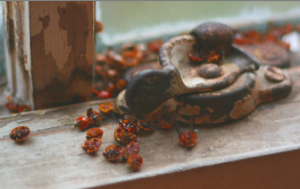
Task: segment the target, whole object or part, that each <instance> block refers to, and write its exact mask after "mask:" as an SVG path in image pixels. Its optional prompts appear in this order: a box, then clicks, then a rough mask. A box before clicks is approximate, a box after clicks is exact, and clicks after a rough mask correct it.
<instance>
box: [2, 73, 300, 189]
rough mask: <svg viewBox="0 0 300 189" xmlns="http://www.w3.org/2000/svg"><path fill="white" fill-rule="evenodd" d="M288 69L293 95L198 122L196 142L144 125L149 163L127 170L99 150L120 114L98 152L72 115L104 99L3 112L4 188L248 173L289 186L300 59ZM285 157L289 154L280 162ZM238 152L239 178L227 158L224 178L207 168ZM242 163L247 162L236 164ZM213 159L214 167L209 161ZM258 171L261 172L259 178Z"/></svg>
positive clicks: (156, 182) (107, 131) (299, 128)
mask: <svg viewBox="0 0 300 189" xmlns="http://www.w3.org/2000/svg"><path fill="white" fill-rule="evenodd" d="M289 73H290V75H291V76H292V80H293V90H292V93H291V95H290V96H289V97H288V98H286V99H283V100H281V101H277V102H272V103H268V104H264V105H260V106H259V107H258V108H257V109H256V110H255V111H254V112H253V113H252V114H250V115H249V116H247V117H246V118H244V119H243V120H241V121H238V122H235V123H231V124H227V125H223V126H214V127H209V126H199V127H197V129H198V130H199V132H198V138H199V140H198V144H197V145H196V146H195V147H194V148H192V149H186V148H183V147H181V146H180V144H179V142H178V138H177V133H176V131H175V129H174V128H173V129H171V130H170V131H163V130H158V129H157V130H156V131H155V132H153V133H149V134H147V133H143V132H139V133H138V142H139V143H140V145H141V151H140V154H141V155H142V156H143V157H144V164H143V166H142V168H141V170H140V171H139V172H136V173H132V172H131V171H129V170H128V169H127V167H126V163H125V162H124V161H119V162H117V163H109V162H107V161H106V160H105V159H104V157H103V156H102V150H103V149H104V148H105V147H106V146H108V145H110V144H117V143H116V142H115V141H114V138H113V132H114V130H115V128H117V127H118V123H117V120H116V119H115V118H111V119H109V120H107V121H105V122H104V124H103V125H102V129H103V131H104V136H103V140H102V141H103V143H102V146H101V148H100V150H99V151H98V152H97V153H96V154H95V155H89V154H86V153H85V152H84V151H83V150H82V149H81V145H82V144H83V142H84V140H85V132H80V131H78V130H76V129H75V128H74V127H73V122H74V120H75V119H76V118H77V117H78V116H83V115H85V113H86V109H87V108H89V107H90V106H92V107H93V108H97V107H98V104H99V103H100V102H101V101H94V102H88V103H83V104H78V105H72V106H67V107H60V108H55V109H49V110H40V111H35V112H27V113H22V114H16V115H10V116H3V117H2V118H0V148H1V150H0V158H1V161H0V172H1V174H0V188H86V187H100V188H102V187H103V188H106V187H108V188H110V187H112V188H118V187H120V188H122V185H120V182H122V181H127V182H126V183H125V184H124V185H123V186H124V188H153V187H156V188H174V187H175V186H177V188H184V187H186V186H191V185H190V184H191V183H194V184H195V183H197V187H196V188H198V186H199V187H200V186H206V187H207V186H212V185H215V184H216V183H215V184H214V182H216V181H218V182H224V185H223V186H228V187H230V186H231V188H232V186H233V185H232V183H234V182H237V180H235V179H241V178H244V179H245V178H248V177H249V176H250V177H251V176H253V175H254V177H255V179H256V180H251V179H249V178H248V180H247V179H246V180H245V181H246V182H247V183H245V185H247V186H245V187H244V188H251V187H252V188H253V187H255V186H259V187H258V188H286V187H283V186H291V185H295V184H300V183H299V180H298V179H295V177H297V178H298V176H297V175H299V174H300V169H299V167H300V162H299V161H295V158H298V157H299V156H300V153H299V149H300V124H299V122H300V108H299V107H300V106H299V105H300V82H299V78H300V67H297V68H293V69H291V70H289ZM19 125H27V126H29V127H30V128H31V131H32V133H31V135H30V137H29V139H28V140H27V141H25V142H23V143H21V144H17V143H15V142H13V141H11V140H10V139H9V137H8V134H9V132H10V131H11V129H13V128H14V127H16V126H19ZM290 151H293V152H296V153H292V152H290ZM280 152H282V153H283V154H279V155H277V156H276V157H274V158H269V159H268V158H267V159H264V160H262V161H259V160H251V159H250V160H249V161H246V160H247V159H249V158H254V157H262V158H265V157H264V155H270V154H277V153H280ZM288 152H289V153H288ZM284 154H287V156H284ZM285 158H287V160H288V162H282V161H283V159H285ZM237 160H244V163H238V162H237V164H236V163H232V164H233V167H232V168H233V171H235V172H234V174H235V175H236V176H239V178H236V177H232V175H231V177H227V176H226V175H225V176H224V173H226V170H227V173H228V172H229V170H228V169H230V168H231V166H230V165H220V166H219V167H221V168H220V174H221V173H223V176H224V177H222V178H218V176H219V175H218V169H216V170H212V171H209V170H210V168H213V167H214V166H215V165H218V164H220V163H226V162H234V161H237ZM275 160H276V161H275ZM292 160H293V161H292ZM257 161H258V164H255V162H257ZM251 162H252V163H251ZM263 162H264V163H263ZM268 162H269V164H268ZM280 162H282V163H280ZM239 164H242V166H241V167H236V166H235V165H239ZM209 165H210V166H212V167H207V168H205V167H206V166H209ZM256 166H259V167H256ZM278 166H279V167H278ZM203 167H204V168H203ZM268 167H269V168H268ZM200 168H203V169H200ZM284 168H287V169H289V170H284ZM198 169H200V170H198ZM196 170H198V171H196ZM205 170H208V172H207V174H208V175H206V174H205V173H206V172H205ZM222 170H223V171H222ZM282 171H286V172H288V173H291V174H288V173H287V174H285V173H284V172H282ZM185 173H186V174H185ZM250 173H252V174H250ZM197 174H199V175H198V176H199V183H198V179H197ZM282 174H284V176H281V175H282ZM172 175H173V176H172ZM201 175H202V176H201ZM270 175H271V176H270ZM164 178H166V179H164ZM188 178H192V180H189V179H188ZM203 178H207V179H203ZM214 178H216V179H217V180H216V181H214ZM251 178H252V177H251ZM260 178H262V179H264V180H263V181H260V180H259V179H260ZM280 178H283V179H285V180H281V179H280ZM134 180H136V181H135V182H130V181H134ZM184 181H188V182H191V183H184ZM257 182H260V183H257ZM135 183H136V185H135ZM150 183H152V185H150ZM109 184H113V185H109ZM144 184H146V185H144ZM240 184H241V183H240ZM257 184H258V185H257ZM285 184H286V185H285ZM174 185H175V186H174ZM217 185H218V186H222V185H221V184H220V183H218V184H216V186H217ZM236 186H239V185H236ZM241 186H242V184H241ZM212 188H214V187H212ZM255 188H256V187H255ZM287 188H290V187H287Z"/></svg>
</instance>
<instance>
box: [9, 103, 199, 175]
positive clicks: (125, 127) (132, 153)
mask: <svg viewBox="0 0 300 189" xmlns="http://www.w3.org/2000/svg"><path fill="white" fill-rule="evenodd" d="M99 110H100V112H101V115H100V113H98V112H97V111H95V110H94V109H92V108H89V109H88V110H87V117H78V118H77V119H76V121H75V124H74V126H75V127H77V128H79V129H80V130H81V131H85V130H87V129H88V128H90V127H92V128H90V129H89V130H88V131H87V134H86V139H87V140H85V142H84V144H83V145H82V149H83V150H84V151H86V152H87V153H95V152H97V151H98V150H99V148H100V147H101V144H102V140H101V139H102V136H103V130H102V129H101V128H99V127H100V125H101V122H102V120H103V117H107V116H109V115H110V114H111V113H112V112H113V111H114V107H113V103H112V102H108V103H102V104H100V105H99ZM128 117H129V116H128ZM173 125H175V127H176V130H177V132H178V133H179V137H178V139H179V142H180V143H181V144H182V145H183V146H185V147H193V146H195V144H196V143H197V134H196V133H195V132H194V130H193V129H192V130H190V131H185V132H181V131H180V129H179V128H178V126H177V124H176V122H174V121H173V120H172V119H170V118H168V117H163V118H162V119H161V120H159V121H157V122H149V121H146V120H137V119H129V118H128V119H119V127H118V128H116V129H115V131H114V138H115V140H116V141H117V142H118V143H120V144H122V145H125V147H124V148H123V149H122V147H121V146H119V145H114V144H112V145H109V146H107V147H106V148H105V150H104V151H103V156H104V157H105V158H106V159H107V160H108V161H116V160H118V159H119V158H121V157H123V158H124V159H126V160H127V166H128V168H129V169H130V170H133V171H136V170H138V169H139V168H140V167H141V165H142V163H143V157H142V156H141V155H139V154H138V153H139V151H140V145H139V143H137V142H136V140H137V136H136V132H137V130H138V128H139V129H140V130H142V131H147V132H149V131H153V130H154V128H155V126H156V127H157V128H160V129H170V128H171V127H172V126H173ZM29 134H30V129H29V128H28V127H26V126H19V127H16V128H14V129H13V130H12V131H11V133H10V138H11V139H12V140H14V141H16V142H20V141H23V140H25V139H27V137H28V135H29Z"/></svg>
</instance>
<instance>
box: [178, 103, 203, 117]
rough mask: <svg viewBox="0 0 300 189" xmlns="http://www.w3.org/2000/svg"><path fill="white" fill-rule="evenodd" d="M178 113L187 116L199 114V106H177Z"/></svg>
mask: <svg viewBox="0 0 300 189" xmlns="http://www.w3.org/2000/svg"><path fill="white" fill-rule="evenodd" d="M178 113H179V114H181V115H187V116H192V115H200V107H199V106H196V105H194V106H191V105H189V104H186V105H185V106H183V107H179V109H178Z"/></svg>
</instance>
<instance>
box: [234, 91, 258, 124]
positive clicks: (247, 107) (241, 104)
mask: <svg viewBox="0 0 300 189" xmlns="http://www.w3.org/2000/svg"><path fill="white" fill-rule="evenodd" d="M254 109H255V100H254V99H253V97H252V96H251V95H247V96H246V97H245V98H244V99H243V100H239V101H237V102H236V103H235V104H234V107H233V109H232V111H231V112H230V117H231V118H233V119H238V118H240V117H242V116H244V115H247V114H248V113H250V112H252V111H253V110H254Z"/></svg>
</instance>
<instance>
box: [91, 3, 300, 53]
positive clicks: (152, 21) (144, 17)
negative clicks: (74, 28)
mask: <svg viewBox="0 0 300 189" xmlns="http://www.w3.org/2000/svg"><path fill="white" fill-rule="evenodd" d="M96 4H97V5H96V6H97V10H96V20H97V21H101V22H102V23H103V25H104V30H103V32H102V33H101V34H100V35H98V41H99V43H98V44H97V51H98V52H99V51H101V50H102V48H101V47H102V46H103V45H106V46H107V45H117V44H120V43H124V42H132V41H135V40H137V39H139V40H143V39H150V38H157V37H161V36H167V35H174V34H178V33H183V32H188V31H190V30H191V29H192V28H194V27H195V26H196V25H198V24H199V23H201V22H205V21H208V20H212V21H219V22H222V23H225V24H228V25H230V26H237V25H238V26H243V25H251V24H252V23H256V25H257V24H261V25H265V23H266V21H268V20H286V19H289V18H296V17H300V2H297V1H210V2H209V1H173V2H172V1H152V2H151V1H124V2H110V1H101V2H97V3H96Z"/></svg>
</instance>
